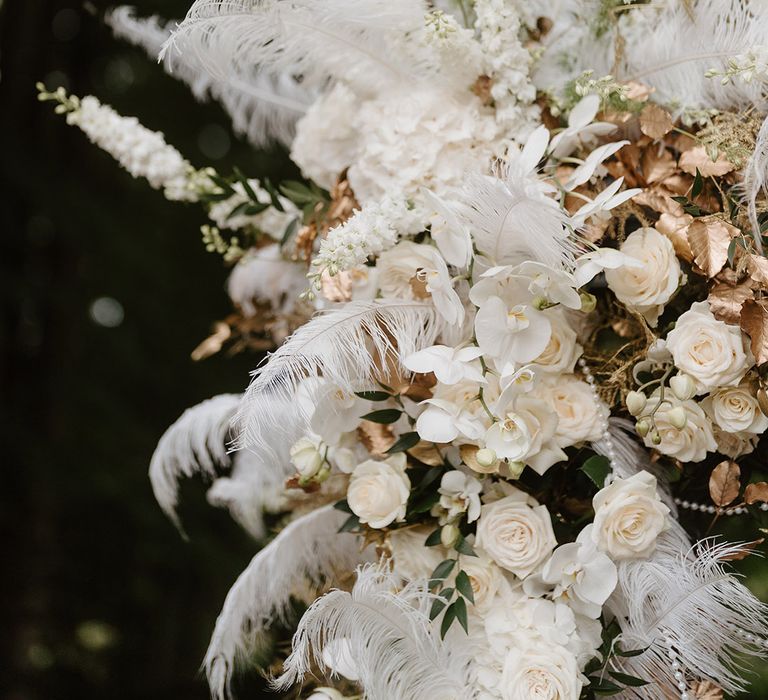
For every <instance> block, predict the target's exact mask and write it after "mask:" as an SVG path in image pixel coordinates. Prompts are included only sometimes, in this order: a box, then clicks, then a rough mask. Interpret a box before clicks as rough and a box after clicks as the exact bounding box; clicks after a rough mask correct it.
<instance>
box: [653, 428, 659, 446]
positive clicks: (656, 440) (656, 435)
mask: <svg viewBox="0 0 768 700" xmlns="http://www.w3.org/2000/svg"><path fill="white" fill-rule="evenodd" d="M651 442H652V443H653V444H654V445H661V435H659V432H658V431H655V432H654V433H653V435H651Z"/></svg>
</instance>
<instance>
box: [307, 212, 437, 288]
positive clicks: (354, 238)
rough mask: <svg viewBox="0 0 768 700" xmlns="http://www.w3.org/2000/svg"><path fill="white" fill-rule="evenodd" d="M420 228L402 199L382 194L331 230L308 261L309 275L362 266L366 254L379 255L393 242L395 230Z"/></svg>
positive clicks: (401, 231)
mask: <svg viewBox="0 0 768 700" xmlns="http://www.w3.org/2000/svg"><path fill="white" fill-rule="evenodd" d="M422 227H423V223H422V222H421V220H420V215H419V212H417V211H415V210H413V209H410V208H409V207H408V204H407V203H406V202H405V201H404V200H402V199H394V198H391V197H386V198H385V199H383V200H382V201H381V202H379V203H374V204H368V205H366V206H364V207H363V208H362V209H360V210H357V211H356V212H355V213H354V214H353V216H352V217H351V218H350V219H348V220H347V221H346V222H344V223H343V224H341V225H340V226H337V227H336V228H333V229H331V230H330V231H329V232H328V235H327V236H326V238H325V239H324V240H323V241H322V242H321V244H320V251H319V253H318V255H317V257H316V258H315V259H314V260H313V261H312V264H313V266H314V268H315V270H314V272H313V275H312V276H314V277H317V278H318V279H319V277H320V275H321V274H322V273H323V272H327V273H328V274H329V275H336V274H338V273H339V272H342V271H344V270H351V269H352V268H354V267H357V266H359V265H363V264H364V263H365V262H366V261H367V260H368V258H369V257H370V256H372V255H380V254H381V253H383V252H384V251H385V250H388V249H389V248H391V247H392V246H393V245H395V243H397V239H398V233H401V234H403V235H407V234H412V233H416V232H417V231H419V230H420V229H421V228H422Z"/></svg>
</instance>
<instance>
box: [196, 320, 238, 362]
mask: <svg viewBox="0 0 768 700" xmlns="http://www.w3.org/2000/svg"><path fill="white" fill-rule="evenodd" d="M231 336H232V329H231V328H230V327H229V324H227V323H224V322H223V321H217V322H216V323H215V324H214V326H213V333H212V334H211V335H209V336H208V337H207V338H206V339H205V340H204V341H203V342H202V343H200V345H198V346H197V347H196V348H195V349H194V350H193V351H192V355H191V357H192V360H193V361H194V362H199V361H200V360H204V359H206V358H207V357H211V356H212V355H215V354H216V353H217V352H219V351H220V350H221V348H222V346H223V345H224V343H226V342H227V341H228V340H229V339H230V337H231Z"/></svg>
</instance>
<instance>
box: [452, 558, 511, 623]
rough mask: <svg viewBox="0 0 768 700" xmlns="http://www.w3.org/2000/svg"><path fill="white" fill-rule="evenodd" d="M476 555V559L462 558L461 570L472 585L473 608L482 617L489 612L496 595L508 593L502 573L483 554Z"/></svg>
mask: <svg viewBox="0 0 768 700" xmlns="http://www.w3.org/2000/svg"><path fill="white" fill-rule="evenodd" d="M477 554H478V556H476V557H463V558H462V560H461V568H462V570H463V571H464V572H465V573H466V574H467V576H469V582H470V584H471V585H472V594H473V596H474V599H475V604H474V608H475V609H476V610H477V612H479V613H480V614H481V615H482V614H485V613H487V612H488V611H489V610H491V608H492V607H493V601H494V600H495V598H496V594H497V593H499V594H504V593H506V592H508V591H509V583H508V582H507V580H506V578H505V577H504V572H503V571H502V570H501V569H500V568H499V567H498V566H497V565H496V564H495V563H494V562H492V561H491V560H490V559H489V558H488V556H487V555H486V554H485V553H484V552H482V551H480V552H478V553H477Z"/></svg>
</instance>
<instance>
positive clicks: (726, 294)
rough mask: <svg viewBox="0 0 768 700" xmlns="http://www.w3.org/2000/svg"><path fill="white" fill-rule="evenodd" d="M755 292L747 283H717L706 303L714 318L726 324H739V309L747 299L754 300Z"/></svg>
mask: <svg viewBox="0 0 768 700" xmlns="http://www.w3.org/2000/svg"><path fill="white" fill-rule="evenodd" d="M754 297H755V291H754V290H753V289H752V287H750V285H749V283H746V282H745V283H742V284H730V283H728V282H719V283H718V284H716V285H715V286H714V287H712V290H711V291H710V293H709V297H708V298H707V301H708V302H709V308H710V309H711V310H712V313H713V314H714V316H715V318H717V319H720V320H721V321H725V322H726V323H733V324H735V325H738V324H739V320H740V318H741V307H742V306H743V305H744V302H745V301H746V300H747V299H754Z"/></svg>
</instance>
